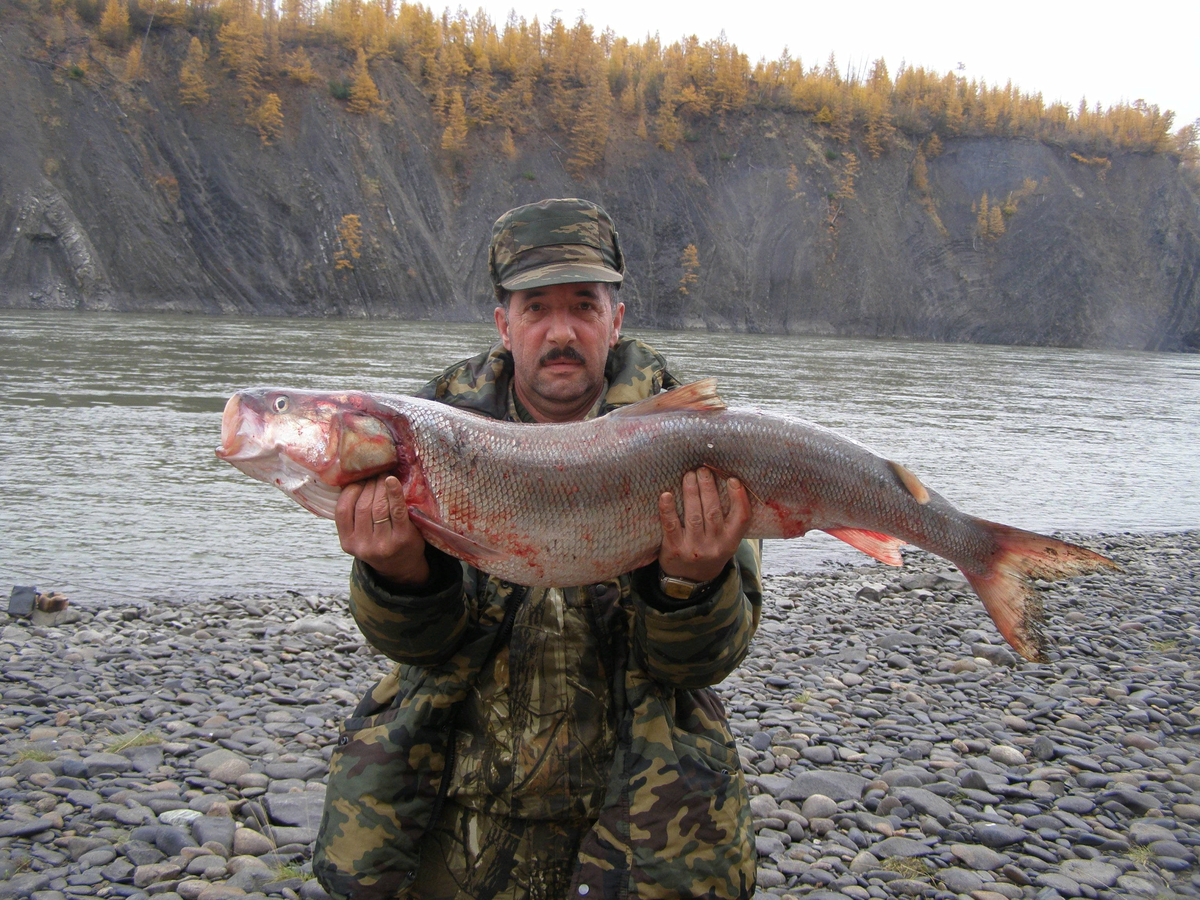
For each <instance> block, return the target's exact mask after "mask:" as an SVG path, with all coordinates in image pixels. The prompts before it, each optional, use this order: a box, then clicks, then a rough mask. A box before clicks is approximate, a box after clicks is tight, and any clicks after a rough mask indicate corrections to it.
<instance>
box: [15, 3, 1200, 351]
mask: <svg viewBox="0 0 1200 900" xmlns="http://www.w3.org/2000/svg"><path fill="white" fill-rule="evenodd" d="M5 20H7V21H6V22H5ZM0 22H3V23H4V24H0V41H2V43H0V306H7V307H34V308H44V307H58V308H83V309H109V310H181V311H193V312H197V313H211V314H220V313H224V314H249V315H303V316H370V317H405V318H427V319H446V320H474V319H481V318H490V314H491V312H490V311H491V307H492V300H491V294H490V290H489V286H488V282H487V277H486V253H487V240H488V236H489V230H490V225H491V222H492V221H493V219H494V218H495V217H496V216H497V215H499V213H501V212H503V211H504V210H506V209H508V208H510V207H512V206H515V205H518V204H520V203H524V202H528V201H531V200H535V199H540V198H543V197H547V196H584V197H588V198H592V199H595V200H596V201H598V202H600V203H601V204H603V205H604V206H605V207H606V208H607V209H608V210H609V211H610V212H611V213H612V214H613V216H614V218H615V219H616V221H617V223H618V226H619V227H620V229H621V238H622V242H623V246H624V250H625V252H626V256H627V264H628V269H629V277H628V279H627V281H626V284H625V287H624V289H623V290H622V292H621V297H622V299H623V300H624V302H625V303H626V306H627V309H628V315H629V316H630V317H631V318H630V321H631V322H633V323H635V324H642V325H654V326H663V327H701V328H704V327H707V328H710V329H715V330H721V329H738V330H753V331H771V332H793V333H819V334H836V335H857V336H870V337H903V338H918V339H932V340H939V341H980V342H995V343H1019V344H1053V345H1067V346H1086V347H1115V348H1134V349H1148V350H1181V349H1191V350H1195V349H1197V348H1200V202H1198V200H1197V197H1196V195H1195V193H1194V192H1193V191H1192V189H1191V188H1190V187H1189V186H1188V184H1187V182H1186V180H1185V179H1184V178H1183V177H1182V175H1181V173H1180V169H1179V165H1178V162H1177V161H1176V160H1175V159H1174V158H1172V157H1171V156H1169V155H1166V154H1146V155H1138V154H1126V155H1123V156H1111V157H1108V158H1106V159H1103V160H1101V159H1094V158H1087V157H1085V156H1082V155H1080V154H1078V153H1075V154H1072V152H1071V151H1070V150H1069V149H1063V148H1058V147H1052V146H1047V145H1044V144H1041V143H1037V142H1033V141H1023V140H1016V139H997V138H990V139H960V140H947V141H945V142H943V145H942V152H940V153H939V154H938V155H936V156H932V155H931V156H930V158H928V160H927V161H925V157H924V156H921V157H920V159H918V152H917V148H916V146H915V144H914V145H912V146H908V145H906V143H905V141H904V140H903V139H901V140H900V141H898V143H897V145H896V146H895V147H894V148H893V149H892V150H891V151H890V152H888V153H886V154H885V155H883V156H882V157H880V158H878V159H872V158H870V157H868V156H867V155H866V154H864V153H861V152H856V151H855V148H854V146H853V144H851V145H849V146H847V145H839V144H836V143H834V142H833V141H831V140H830V138H829V137H828V135H827V134H825V133H824V132H823V130H822V129H821V128H819V127H818V126H814V125H813V124H812V123H811V120H810V119H809V118H808V117H804V116H798V115H787V114H784V113H770V112H766V113H763V112H760V113H756V114H754V115H747V116H737V117H730V118H726V119H724V120H723V121H719V122H712V123H709V124H708V125H705V126H703V127H698V128H696V129H693V130H692V131H691V132H690V133H689V134H688V139H687V141H686V142H683V143H681V144H680V145H679V146H678V147H677V148H676V149H675V150H674V151H673V152H670V153H668V152H665V151H664V150H662V149H659V148H657V147H655V146H654V145H653V144H652V143H651V142H648V141H645V140H640V139H638V138H637V137H636V136H634V135H633V134H632V133H628V132H630V131H631V130H632V129H631V126H628V125H623V124H622V122H621V119H620V118H619V117H617V118H616V119H614V127H613V129H612V130H611V132H610V136H609V140H608V143H607V146H606V151H605V156H604V159H603V162H602V164H601V165H600V166H599V167H597V168H596V169H595V170H594V171H592V172H591V173H590V174H587V175H585V176H584V177H583V178H582V179H576V178H573V177H571V176H570V175H569V174H568V173H567V170H566V168H565V166H564V156H565V153H564V151H563V149H562V147H561V146H560V144H561V139H560V138H559V137H558V136H556V135H555V134H553V133H547V132H545V131H543V130H541V129H539V128H537V127H536V126H535V127H533V128H531V129H530V130H529V131H528V133H526V134H523V135H518V136H517V138H516V142H515V152H513V153H504V152H502V150H501V141H500V137H499V135H496V134H490V133H488V132H487V131H486V130H482V131H477V132H474V133H473V136H472V143H471V147H470V150H469V151H468V152H467V154H466V155H465V156H464V157H462V158H460V159H458V160H455V161H451V160H448V159H447V157H446V154H445V153H443V151H442V150H441V148H440V140H441V132H442V129H441V126H439V125H438V124H437V123H435V122H434V120H433V118H432V116H431V114H430V106H429V102H428V100H427V99H426V98H425V97H424V96H423V95H422V94H421V92H420V91H419V90H418V89H417V87H416V86H415V85H414V84H413V83H412V82H411V81H410V80H409V78H408V76H407V75H406V74H405V72H404V70H403V69H402V68H401V67H399V66H398V65H396V64H395V63H393V62H391V61H389V60H386V59H381V60H377V61H375V62H374V63H372V70H371V71H372V75H373V76H374V78H375V81H376V83H377V84H378V86H379V90H380V92H381V94H382V95H383V97H384V98H385V100H386V104H387V106H386V113H385V115H382V116H375V115H369V116H356V115H353V114H351V113H350V112H349V111H348V110H347V109H346V105H345V103H344V102H342V101H338V100H336V99H334V98H333V97H332V96H331V95H330V92H329V91H328V90H327V89H326V88H325V85H324V82H318V83H316V84H313V85H309V86H302V85H289V84H285V83H282V80H281V82H280V83H279V84H278V85H277V86H273V87H272V90H276V91H277V92H278V93H279V95H280V97H281V99H282V103H283V112H284V128H283V133H282V134H281V135H280V137H279V138H278V140H276V141H275V142H274V143H273V144H271V145H266V146H264V145H263V144H262V143H261V142H260V140H259V136H258V134H257V133H256V131H255V130H254V129H252V128H250V127H247V126H246V125H245V124H244V121H245V118H246V112H245V108H244V107H243V106H242V104H241V101H240V100H238V99H237V97H236V92H235V91H234V90H232V89H229V90H224V91H218V90H215V91H214V93H213V98H214V99H213V100H212V101H211V102H209V103H208V104H206V105H204V106H199V107H184V106H181V105H180V103H179V99H178V95H177V88H176V81H175V79H174V76H173V74H172V73H173V72H174V70H175V69H174V68H172V67H175V68H177V67H178V61H179V60H180V59H181V58H182V56H183V53H184V50H185V49H186V41H187V39H188V36H187V34H186V33H185V32H182V31H179V32H178V33H177V34H171V33H166V34H159V33H156V35H155V45H154V47H153V48H152V49H153V53H152V54H148V55H147V59H146V65H147V66H149V67H151V68H153V67H154V66H158V67H159V74H158V77H152V78H149V79H148V80H146V81H141V82H137V83H135V84H133V85H129V84H124V83H123V82H122V81H121V80H119V79H116V78H114V77H112V76H110V75H107V73H105V72H103V71H101V69H100V68H99V67H92V68H91V69H89V71H88V73H87V75H86V77H71V74H74V75H76V76H78V74H79V73H68V72H67V71H66V70H64V69H63V68H62V67H61V66H59V67H56V66H54V65H51V64H48V63H47V62H46V61H44V60H39V59H38V58H37V56H38V53H37V49H38V48H37V39H36V37H35V36H34V35H33V34H32V33H31V32H30V31H29V30H28V29H27V27H26V26H25V25H23V24H22V23H21V21H20V17H10V16H7V15H5V16H0ZM342 64H343V65H345V66H350V65H352V60H349V59H347V60H346V61H343V62H342ZM213 71H214V72H219V70H218V69H216V68H215V66H214V69H213ZM922 163H924V165H922ZM922 168H923V169H924V171H919V170H920V169H922ZM985 192H986V193H987V195H988V196H989V197H990V198H991V199H992V203H993V205H996V204H997V203H1003V204H1004V215H1003V217H1002V218H1001V222H1002V225H1003V233H1002V234H998V235H997V234H994V233H993V234H990V235H981V234H980V229H979V225H978V219H979V216H978V206H979V205H980V203H981V201H982V198H983V194H984V193H985ZM346 215H357V216H359V219H360V222H361V225H362V237H363V242H362V255H361V256H360V257H359V258H357V259H354V260H353V268H341V269H338V268H337V267H336V254H337V252H338V251H339V249H344V248H343V247H341V245H340V244H339V236H338V227H339V224H340V223H341V222H342V218H343V216H346ZM993 218H994V219H995V218H996V217H995V216H994V217H993ZM689 244H693V245H695V247H696V248H697V249H698V251H699V252H698V257H697V258H698V260H699V269H698V270H697V271H696V272H695V274H696V275H697V276H698V279H697V281H696V282H695V283H693V284H692V286H691V288H690V290H689V291H688V292H687V293H686V294H685V293H684V292H682V291H681V290H680V288H679V286H680V282H681V279H682V277H683V275H684V264H683V261H682V258H681V257H682V254H683V251H684V248H685V247H686V246H687V245H689Z"/></svg>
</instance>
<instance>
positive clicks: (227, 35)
mask: <svg viewBox="0 0 1200 900" xmlns="http://www.w3.org/2000/svg"><path fill="white" fill-rule="evenodd" d="M217 40H218V41H219V42H220V44H221V62H223V63H225V65H226V66H228V67H229V69H230V71H232V72H233V74H234V77H235V78H236V79H237V83H238V87H240V88H241V92H242V99H243V100H245V101H246V102H247V103H253V102H254V101H255V100H256V98H257V96H258V88H259V84H260V83H261V81H262V62H263V56H264V55H265V53H266V44H265V42H264V41H263V36H262V34H261V32H260V31H259V30H258V29H256V28H255V23H254V20H253V19H250V20H246V21H243V20H240V19H238V20H230V21H228V22H226V23H225V24H224V25H222V26H221V30H220V31H219V32H217Z"/></svg>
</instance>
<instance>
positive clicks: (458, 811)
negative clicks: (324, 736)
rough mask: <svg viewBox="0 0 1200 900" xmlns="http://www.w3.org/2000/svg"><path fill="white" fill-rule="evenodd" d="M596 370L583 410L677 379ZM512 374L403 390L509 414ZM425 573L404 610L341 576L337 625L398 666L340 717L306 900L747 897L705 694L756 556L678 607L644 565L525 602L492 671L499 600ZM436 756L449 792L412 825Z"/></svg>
mask: <svg viewBox="0 0 1200 900" xmlns="http://www.w3.org/2000/svg"><path fill="white" fill-rule="evenodd" d="M606 376H607V378H608V390H607V391H606V392H605V393H604V395H603V396H602V397H601V398H600V400H599V401H598V402H597V405H596V407H595V408H594V409H593V410H592V413H591V414H592V415H599V414H603V413H605V412H608V411H609V410H611V409H613V408H615V407H617V406H621V405H624V404H626V403H631V402H635V401H637V400H639V399H642V398H644V397H647V396H650V395H651V394H654V393H657V392H658V391H659V390H661V389H663V388H670V387H674V386H675V385H676V384H677V382H676V381H675V379H674V378H673V377H672V376H671V375H670V374H669V373H668V372H667V370H666V366H665V363H664V362H663V359H662V357H661V356H660V355H659V354H658V353H657V352H655V351H654V350H652V349H651V348H649V347H647V346H646V345H645V344H642V343H640V342H638V341H633V340H628V339H626V340H623V341H621V342H620V343H619V344H618V346H617V347H615V348H614V349H613V350H612V351H611V352H610V355H609V359H608V366H607V369H606ZM511 379H512V360H511V356H510V355H509V354H508V352H507V351H505V350H504V349H503V347H502V346H501V345H497V346H495V347H493V348H491V349H490V350H489V351H487V352H485V353H482V354H480V355H478V356H476V357H473V358H472V359H469V360H465V361H464V362H462V363H460V364H458V365H456V366H454V367H451V369H448V370H447V371H446V372H445V373H443V375H442V376H440V377H439V378H437V379H434V381H432V382H430V384H429V385H428V386H426V388H425V389H424V390H423V391H422V392H421V395H422V396H425V397H428V398H431V399H436V400H440V401H442V402H447V403H450V404H452V405H456V406H462V407H465V408H469V409H473V410H475V411H478V412H481V413H483V414H484V415H489V416H493V417H496V418H506V419H521V418H524V417H523V416H522V415H521V413H522V410H521V409H520V408H519V407H518V405H517V404H516V402H515V397H514V391H513V390H512V384H511ZM429 559H430V562H431V565H432V567H433V581H432V584H431V587H430V589H429V592H428V594H427V595H425V596H422V597H410V596H400V595H394V594H391V593H389V592H388V591H387V590H386V589H385V587H384V586H383V585H381V584H380V583H379V582H378V581H377V580H375V579H374V578H373V577H372V573H371V572H370V570H369V569H367V568H365V567H362V566H359V565H356V566H355V568H354V574H353V576H352V581H351V611H352V613H353V614H354V616H355V619H356V621H357V622H358V624H359V627H360V628H361V629H362V631H363V633H364V635H365V636H366V637H367V639H368V640H369V641H370V642H371V643H372V644H373V645H374V646H375V647H377V648H378V649H379V650H381V651H382V652H384V653H385V654H387V655H388V656H390V657H392V658H394V659H396V660H398V661H400V665H398V666H397V667H396V669H395V670H394V671H393V672H392V674H391V675H389V676H388V678H386V679H384V681H383V682H381V683H380V685H378V686H377V687H376V689H375V690H374V691H373V693H372V694H371V695H369V696H368V697H367V698H366V699H364V701H363V704H362V705H361V706H360V709H359V710H358V711H357V713H356V717H355V718H353V719H351V720H349V721H348V722H347V723H346V726H345V728H344V733H343V737H342V739H341V741H342V743H341V744H340V745H339V747H338V748H337V749H336V750H335V753H334V757H333V759H332V760H331V763H330V766H331V768H330V778H329V789H328V793H327V795H326V796H327V799H326V814H325V818H324V820H323V822H322V828H321V834H320V838H319V841H318V852H317V855H316V858H315V859H314V869H315V870H316V872H317V874H318V876H319V877H320V878H321V880H322V883H323V884H325V886H326V888H327V889H328V890H330V892H331V893H332V894H334V896H336V897H349V896H354V897H356V898H359V897H367V898H374V897H384V896H389V897H398V896H414V897H421V898H426V900H437V898H442V897H446V898H451V897H484V896H487V897H491V896H496V897H512V898H513V900H528V898H546V900H550V898H555V900H557V898H561V897H565V896H573V897H578V896H585V895H586V896H588V897H589V898H594V897H604V898H607V897H614V898H616V897H645V898H659V897H662V898H665V897H717V898H725V897H729V898H734V897H749V896H750V895H751V894H752V893H753V889H754V873H755V848H754V840H753V832H752V831H751V824H750V818H749V810H748V797H747V795H746V787H745V782H744V778H743V776H742V772H741V769H740V766H739V763H738V757H737V752H736V749H735V747H734V742H733V738H732V735H731V733H730V731H729V728H728V725H727V723H726V720H725V716H724V712H723V710H722V709H721V706H720V701H719V700H718V698H717V697H716V695H715V694H714V693H713V692H712V691H711V690H710V689H708V688H707V686H708V685H711V684H715V683H716V682H718V681H720V680H721V679H722V678H724V677H725V676H726V675H727V674H728V673H729V672H730V671H732V670H733V668H734V667H735V666H736V665H737V664H738V663H739V662H740V661H741V659H742V658H743V657H744V655H745V653H746V652H747V650H748V647H749V641H750V639H751V637H752V635H753V633H754V631H755V629H756V628H757V625H758V616H759V608H760V605H761V585H760V582H759V575H758V572H759V556H758V547H757V545H756V544H751V543H749V542H744V543H743V545H742V547H741V549H740V550H739V553H738V555H737V558H736V559H735V561H734V562H733V563H731V564H730V566H729V567H728V569H727V571H726V572H725V574H724V575H723V577H722V578H721V579H719V580H718V583H717V585H716V586H715V587H714V588H713V589H711V590H710V591H709V592H707V594H706V595H705V596H703V597H701V598H700V599H699V600H697V601H695V602H691V601H688V602H684V603H680V602H679V601H673V600H670V599H669V598H666V597H665V596H663V595H662V594H661V592H660V591H659V590H658V583H657V569H656V567H655V566H649V567H647V568H646V569H641V570H638V571H636V572H632V573H629V574H627V575H623V576H621V577H620V578H617V579H614V580H612V581H610V582H606V583H604V584H598V585H586V586H578V587H565V588H545V589H537V590H530V591H529V592H528V594H527V595H526V596H525V597H524V599H523V600H522V601H521V603H520V605H519V607H518V608H517V610H516V613H515V617H514V619H513V627H512V631H511V635H510V636H508V637H506V638H501V641H500V642H499V643H501V644H502V646H499V647H498V649H497V650H496V653H495V656H494V657H492V658H489V656H488V652H487V649H489V648H490V646H491V637H492V636H493V635H495V634H496V627H497V626H496V623H498V622H500V621H502V619H503V617H504V608H505V604H506V602H507V601H508V600H509V599H510V598H511V597H512V596H513V591H514V589H515V588H514V586H513V585H511V584H508V583H506V582H503V581H501V580H500V579H498V578H495V577H494V576H490V575H488V574H487V573H484V572H479V571H476V570H474V569H471V568H470V567H466V566H462V565H460V564H459V563H457V562H456V561H454V560H451V559H450V558H449V557H445V556H443V555H442V554H440V553H439V552H437V551H434V550H431V551H430V552H429ZM439 727H440V728H443V729H444V731H443V732H442V733H441V734H435V733H434V732H435V731H436V729H437V728H439ZM451 732H454V733H455V740H454V742H453V745H454V747H455V748H456V749H457V753H456V754H455V753H453V751H452V750H451V742H449V741H448V740H447V737H446V736H447V734H449V733H451ZM448 754H449V755H451V756H452V757H453V761H452V763H451V769H450V779H449V781H448V782H447V786H448V792H449V799H448V801H447V802H446V804H445V807H444V808H443V809H442V810H441V815H440V816H439V817H438V821H437V822H436V823H433V824H434V827H433V830H432V831H430V830H429V829H430V827H431V819H432V818H433V815H434V813H435V812H436V810H435V807H437V806H438V804H437V802H436V793H437V787H438V786H439V785H440V784H441V782H442V775H443V774H444V772H445V771H446V757H447V755H448ZM403 761H407V765H405V763H404V762H403ZM422 813H423V814H425V816H426V817H425V818H424V819H421V818H420V815H421V814H422ZM489 848H490V849H489ZM564 860H565V861H564ZM585 886H586V888H585Z"/></svg>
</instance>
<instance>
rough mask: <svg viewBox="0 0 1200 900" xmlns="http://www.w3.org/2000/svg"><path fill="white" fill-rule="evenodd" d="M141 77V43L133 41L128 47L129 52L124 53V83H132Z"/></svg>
mask: <svg viewBox="0 0 1200 900" xmlns="http://www.w3.org/2000/svg"><path fill="white" fill-rule="evenodd" d="M141 79H142V45H141V44H139V43H138V42H137V41H134V42H133V44H132V45H131V46H130V48H129V52H128V53H126V54H125V76H124V80H125V83H126V84H133V82H135V81H140V80H141Z"/></svg>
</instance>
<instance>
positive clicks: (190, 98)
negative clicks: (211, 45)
mask: <svg viewBox="0 0 1200 900" xmlns="http://www.w3.org/2000/svg"><path fill="white" fill-rule="evenodd" d="M207 59H208V54H207V53H206V52H205V50H204V45H203V44H202V43H200V38H198V37H194V38H192V41H191V43H190V44H188V51H187V56H186V57H184V60H183V65H182V66H181V67H180V69H179V102H180V103H183V104H185V105H188V106H196V105H199V104H202V103H207V102H208V79H206V78H205V77H204V63H205V61H206V60H207Z"/></svg>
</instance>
